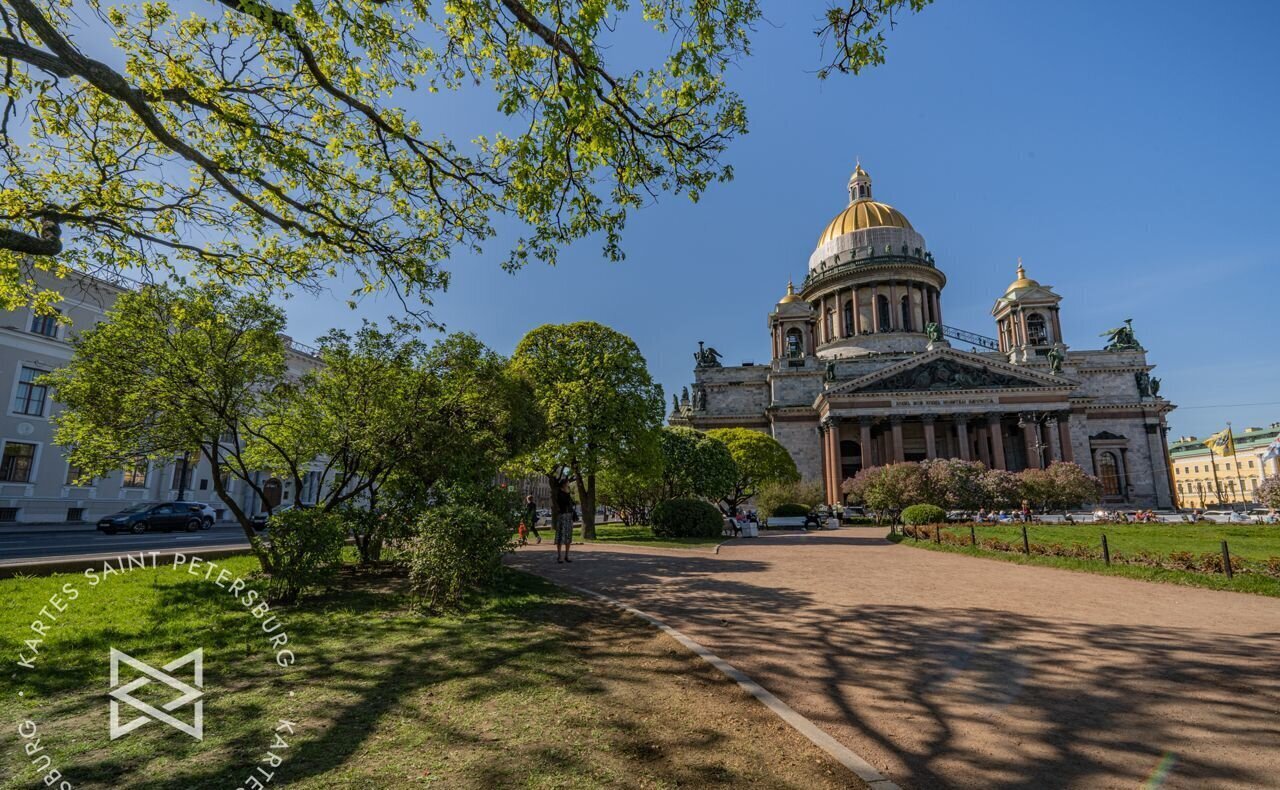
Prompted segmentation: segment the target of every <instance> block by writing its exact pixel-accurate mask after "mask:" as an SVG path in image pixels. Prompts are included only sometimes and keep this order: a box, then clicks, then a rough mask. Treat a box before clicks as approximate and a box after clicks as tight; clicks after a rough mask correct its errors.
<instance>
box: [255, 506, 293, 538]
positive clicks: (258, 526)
mask: <svg viewBox="0 0 1280 790" xmlns="http://www.w3.org/2000/svg"><path fill="white" fill-rule="evenodd" d="M287 510H293V503H292V502H286V503H284V504H283V505H276V506H275V507H274V508H272V509H271V512H270V513H258V514H256V515H253V516H250V517H249V523H250V524H252V525H253V528H254V529H255V530H257V531H258V532H261V531H262V530H264V529H266V528H267V521H268V520H269V519H270V518H271V517H272V516H273V515H275V514H276V513H284V512H285V511H287Z"/></svg>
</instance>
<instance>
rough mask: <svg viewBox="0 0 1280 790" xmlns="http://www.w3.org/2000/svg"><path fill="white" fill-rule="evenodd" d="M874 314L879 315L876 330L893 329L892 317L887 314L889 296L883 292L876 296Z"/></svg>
mask: <svg viewBox="0 0 1280 790" xmlns="http://www.w3.org/2000/svg"><path fill="white" fill-rule="evenodd" d="M876 314H877V315H879V316H880V322H879V325H878V326H876V331H877V332H891V331H893V317H892V316H890V315H889V297H887V296H885V295H884V294H880V295H878V296H876Z"/></svg>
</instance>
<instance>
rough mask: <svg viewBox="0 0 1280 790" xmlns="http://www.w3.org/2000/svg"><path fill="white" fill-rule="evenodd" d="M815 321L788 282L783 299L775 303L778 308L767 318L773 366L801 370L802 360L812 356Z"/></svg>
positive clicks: (807, 304)
mask: <svg viewBox="0 0 1280 790" xmlns="http://www.w3.org/2000/svg"><path fill="white" fill-rule="evenodd" d="M817 320H818V319H817V316H816V314H815V313H814V311H813V308H811V307H810V306H809V303H808V302H806V301H805V300H804V299H801V298H800V295H799V294H797V293H796V289H795V286H794V285H793V284H792V283H790V282H788V283H787V293H786V295H785V296H783V297H782V298H781V299H779V300H778V306H777V307H776V308H775V309H774V311H773V312H772V313H770V314H769V330H770V332H771V334H772V335H773V362H774V365H775V366H780V367H795V368H799V367H804V362H805V359H807V358H808V357H812V356H813V354H814V348H815V343H814V329H815V326H816V324H817Z"/></svg>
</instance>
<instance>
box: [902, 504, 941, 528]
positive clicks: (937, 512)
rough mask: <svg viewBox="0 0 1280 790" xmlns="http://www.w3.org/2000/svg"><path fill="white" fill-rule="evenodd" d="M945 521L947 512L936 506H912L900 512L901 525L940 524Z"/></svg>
mask: <svg viewBox="0 0 1280 790" xmlns="http://www.w3.org/2000/svg"><path fill="white" fill-rule="evenodd" d="M946 520H947V511H945V510H943V509H942V508H940V507H938V506H937V505H912V506H911V507H909V508H907V509H905V510H903V511H902V523H903V524H941V523H943V522H945V521H946Z"/></svg>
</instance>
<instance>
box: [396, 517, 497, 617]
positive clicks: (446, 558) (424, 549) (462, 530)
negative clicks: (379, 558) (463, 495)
mask: <svg viewBox="0 0 1280 790" xmlns="http://www.w3.org/2000/svg"><path fill="white" fill-rule="evenodd" d="M514 547H515V544H514V542H513V540H512V534H511V531H510V529H509V528H508V526H507V524H506V523H505V521H504V520H503V518H502V517H501V516H500V515H495V514H493V513H490V512H488V511H487V510H482V509H480V508H477V507H471V506H467V505H442V506H441V507H434V508H430V509H428V510H425V511H423V513H422V515H421V516H420V517H419V518H418V521H417V523H416V524H415V525H414V535H413V538H412V539H411V540H410V545H409V579H410V580H411V581H412V582H413V589H414V593H415V595H417V597H418V600H419V603H420V604H421V605H422V606H423V607H425V608H426V609H428V610H430V611H433V612H439V611H443V610H446V609H452V608H456V607H457V606H458V605H459V604H461V603H462V599H463V597H464V596H465V595H466V593H467V592H468V591H470V590H473V589H481V588H484V587H486V586H488V585H489V584H491V583H492V582H493V580H494V578H495V577H496V576H497V573H498V570H499V569H500V568H501V567H502V555H503V554H505V553H507V552H508V551H511V550H512V549H513V548H514Z"/></svg>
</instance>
